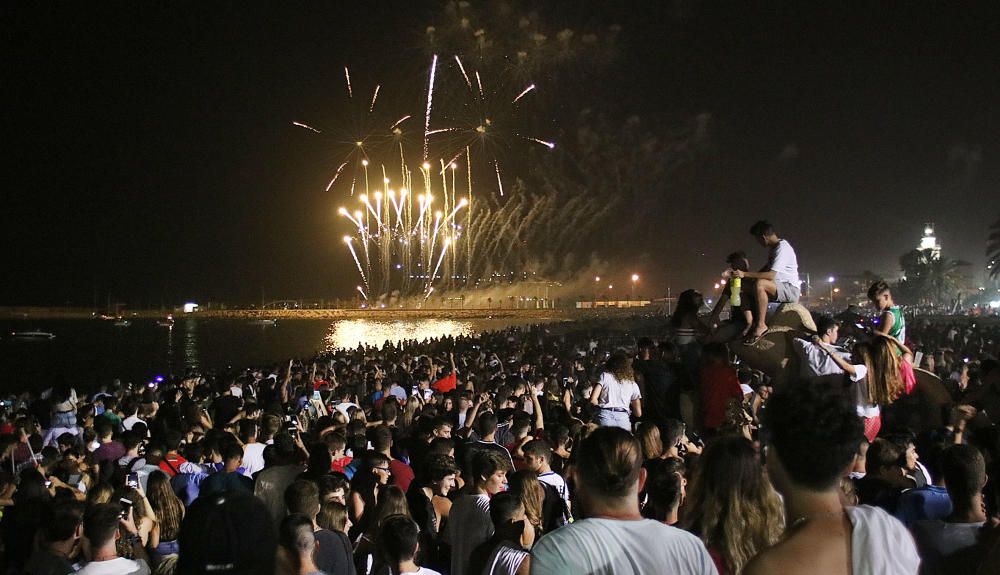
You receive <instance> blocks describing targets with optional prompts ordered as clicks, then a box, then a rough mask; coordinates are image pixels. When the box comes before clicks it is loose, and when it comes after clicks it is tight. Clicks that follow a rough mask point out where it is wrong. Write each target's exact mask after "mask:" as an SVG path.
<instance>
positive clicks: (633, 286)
mask: <svg viewBox="0 0 1000 575" xmlns="http://www.w3.org/2000/svg"><path fill="white" fill-rule="evenodd" d="M637 281H639V274H632V296H631V299H630V300H629V301H634V300H635V282H637Z"/></svg>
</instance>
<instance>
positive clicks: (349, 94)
mask: <svg viewBox="0 0 1000 575" xmlns="http://www.w3.org/2000/svg"><path fill="white" fill-rule="evenodd" d="M344 78H346V79H347V97H348V98H353V97H354V93H353V92H352V91H351V71H350V70H348V69H347V66H344Z"/></svg>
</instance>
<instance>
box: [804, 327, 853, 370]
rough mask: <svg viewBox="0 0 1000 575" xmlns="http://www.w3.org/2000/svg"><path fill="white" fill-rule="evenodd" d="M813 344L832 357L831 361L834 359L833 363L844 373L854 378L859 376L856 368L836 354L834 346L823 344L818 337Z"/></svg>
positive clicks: (814, 338)
mask: <svg viewBox="0 0 1000 575" xmlns="http://www.w3.org/2000/svg"><path fill="white" fill-rule="evenodd" d="M813 343H814V344H816V345H818V346H819V347H820V349H822V350H823V351H825V352H826V354H827V355H829V356H830V359H832V360H833V362H834V363H836V364H837V366H838V367H840V369H842V370H844V373H846V374H848V375H850V376H852V377H853V376H855V375H857V370H856V369H854V366H853V365H851V364H849V363H847V362H846V361H844V358H842V357H840V356H839V355H837V354H836V353H834V350H833V347H832V346H829V345H827V344H825V343H823V341H822V340H820V339H819V337H818V336H813Z"/></svg>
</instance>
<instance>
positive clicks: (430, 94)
mask: <svg viewBox="0 0 1000 575" xmlns="http://www.w3.org/2000/svg"><path fill="white" fill-rule="evenodd" d="M437 65H438V57H437V54H434V58H433V59H432V60H431V77H430V80H429V81H428V82H427V113H426V115H425V116H424V161H425V162H426V161H427V157H428V151H429V150H428V141H427V136H428V132H430V130H431V106H432V105H433V103H434V74H435V73H436V72H437Z"/></svg>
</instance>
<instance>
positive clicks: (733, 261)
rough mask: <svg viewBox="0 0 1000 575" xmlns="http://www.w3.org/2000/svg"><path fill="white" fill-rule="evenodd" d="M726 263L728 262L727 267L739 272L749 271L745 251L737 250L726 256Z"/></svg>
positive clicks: (748, 262) (748, 261) (748, 260)
mask: <svg viewBox="0 0 1000 575" xmlns="http://www.w3.org/2000/svg"><path fill="white" fill-rule="evenodd" d="M726 263H727V264H729V269H732V270H739V271H741V272H748V271H750V259H749V258H747V253H746V252H744V251H737V252H733V253H731V254H729V255H728V256H726Z"/></svg>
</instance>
